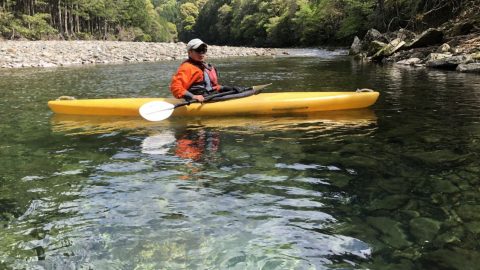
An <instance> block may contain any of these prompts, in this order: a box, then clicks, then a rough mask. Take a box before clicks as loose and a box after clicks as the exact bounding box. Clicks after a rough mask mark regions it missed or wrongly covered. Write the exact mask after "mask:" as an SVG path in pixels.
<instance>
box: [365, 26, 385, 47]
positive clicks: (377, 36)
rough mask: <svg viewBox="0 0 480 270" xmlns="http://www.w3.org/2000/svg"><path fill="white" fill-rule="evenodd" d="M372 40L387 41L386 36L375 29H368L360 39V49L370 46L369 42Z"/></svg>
mask: <svg viewBox="0 0 480 270" xmlns="http://www.w3.org/2000/svg"><path fill="white" fill-rule="evenodd" d="M374 40H377V41H381V42H383V43H388V40H387V38H386V37H385V36H384V35H383V34H382V33H380V32H379V31H378V30H377V29H374V28H372V29H370V30H368V31H367V33H366V34H365V36H364V37H363V40H362V50H364V51H366V50H367V49H368V47H369V46H370V43H371V42H372V41H374Z"/></svg>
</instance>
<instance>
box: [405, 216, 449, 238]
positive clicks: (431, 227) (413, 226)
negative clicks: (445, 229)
mask: <svg viewBox="0 0 480 270" xmlns="http://www.w3.org/2000/svg"><path fill="white" fill-rule="evenodd" d="M409 225H410V233H411V234H412V235H413V236H414V237H415V239H417V241H419V242H430V241H432V240H433V239H434V238H435V237H436V235H437V234H438V231H439V230H440V227H441V223H440V222H438V221H436V220H434V219H431V218H425V217H419V218H413V219H412V220H410V223H409Z"/></svg>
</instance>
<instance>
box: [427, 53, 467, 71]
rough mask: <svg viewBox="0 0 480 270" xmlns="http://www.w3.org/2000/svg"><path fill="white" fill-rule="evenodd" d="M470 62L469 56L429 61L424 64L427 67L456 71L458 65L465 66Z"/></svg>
mask: <svg viewBox="0 0 480 270" xmlns="http://www.w3.org/2000/svg"><path fill="white" fill-rule="evenodd" d="M471 61H472V57H471V56H470V55H455V56H450V57H445V58H442V59H437V60H429V61H427V62H426V63H425V64H426V66H427V67H433V68H443V69H453V70H454V69H456V68H457V66H458V65H460V64H467V63H469V62H471Z"/></svg>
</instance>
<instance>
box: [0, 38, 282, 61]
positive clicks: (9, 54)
mask: <svg viewBox="0 0 480 270" xmlns="http://www.w3.org/2000/svg"><path fill="white" fill-rule="evenodd" d="M279 54H281V50H278V49H270V48H250V47H229V46H214V45H210V46H209V54H208V56H209V58H224V57H232V56H275V55H279ZM186 55H187V53H186V49H185V43H183V42H178V43H154V42H151V43H147V42H120V41H98V40H97V41H60V40H50V41H1V42H0V59H2V61H1V63H0V66H2V67H7V68H19V67H56V66H69V65H76V64H78V63H80V64H102V63H112V64H114V63H122V62H152V61H162V60H174V59H183V58H186Z"/></svg>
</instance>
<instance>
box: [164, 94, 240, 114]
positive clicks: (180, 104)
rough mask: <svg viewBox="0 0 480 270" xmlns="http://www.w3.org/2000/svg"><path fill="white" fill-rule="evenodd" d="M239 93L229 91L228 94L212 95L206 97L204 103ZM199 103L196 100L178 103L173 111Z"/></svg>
mask: <svg viewBox="0 0 480 270" xmlns="http://www.w3.org/2000/svg"><path fill="white" fill-rule="evenodd" d="M235 93H237V91H234V90H232V91H227V92H222V93H216V94H212V95H209V96H206V97H205V99H204V101H203V102H207V101H209V100H211V99H213V98H216V97H223V96H226V95H230V94H235ZM198 102H199V101H198V100H196V99H194V100H189V101H185V102H182V103H178V104H175V106H174V107H173V109H176V108H178V107H182V106H185V105H190V104H192V103H198Z"/></svg>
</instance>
